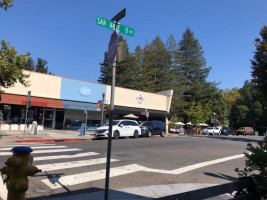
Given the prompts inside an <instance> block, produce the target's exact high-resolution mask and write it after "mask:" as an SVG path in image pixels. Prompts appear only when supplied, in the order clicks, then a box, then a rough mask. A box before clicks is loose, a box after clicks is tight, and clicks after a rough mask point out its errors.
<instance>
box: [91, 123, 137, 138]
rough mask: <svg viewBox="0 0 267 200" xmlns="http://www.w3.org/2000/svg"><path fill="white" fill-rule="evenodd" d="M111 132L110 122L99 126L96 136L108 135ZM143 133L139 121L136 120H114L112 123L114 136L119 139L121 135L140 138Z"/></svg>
mask: <svg viewBox="0 0 267 200" xmlns="http://www.w3.org/2000/svg"><path fill="white" fill-rule="evenodd" d="M108 134H109V124H108V123H107V124H105V125H104V126H101V127H98V128H97V129H96V131H95V138H103V137H108ZM139 135H141V128H140V127H139V125H138V123H137V121H134V120H124V119H122V120H114V121H113V124H112V137H113V138H114V139H118V138H120V137H130V136H133V137H134V138H138V137H139Z"/></svg>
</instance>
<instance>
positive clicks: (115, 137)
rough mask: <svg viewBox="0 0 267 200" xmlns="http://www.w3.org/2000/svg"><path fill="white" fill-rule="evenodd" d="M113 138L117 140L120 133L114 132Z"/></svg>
mask: <svg viewBox="0 0 267 200" xmlns="http://www.w3.org/2000/svg"><path fill="white" fill-rule="evenodd" d="M113 138H114V139H115V140H117V139H119V138H120V133H119V131H114V133H113Z"/></svg>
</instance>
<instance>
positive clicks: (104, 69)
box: [98, 52, 112, 85]
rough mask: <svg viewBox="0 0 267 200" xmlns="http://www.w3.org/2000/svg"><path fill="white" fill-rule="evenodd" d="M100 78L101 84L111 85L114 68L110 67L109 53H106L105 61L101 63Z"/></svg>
mask: <svg viewBox="0 0 267 200" xmlns="http://www.w3.org/2000/svg"><path fill="white" fill-rule="evenodd" d="M100 66H101V67H100V77H99V78H98V82H99V83H103V84H108V85H111V80H112V67H109V66H108V52H105V53H104V61H103V62H102V63H100Z"/></svg>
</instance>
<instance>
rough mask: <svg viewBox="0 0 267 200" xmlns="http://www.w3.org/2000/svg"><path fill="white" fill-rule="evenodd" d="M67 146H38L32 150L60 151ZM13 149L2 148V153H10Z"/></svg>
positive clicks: (0, 149)
mask: <svg viewBox="0 0 267 200" xmlns="http://www.w3.org/2000/svg"><path fill="white" fill-rule="evenodd" d="M65 147H67V146H38V147H31V148H32V149H60V148H65ZM11 149H12V148H0V151H9V150H11Z"/></svg>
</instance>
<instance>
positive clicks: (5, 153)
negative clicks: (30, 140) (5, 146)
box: [0, 148, 81, 156]
mask: <svg viewBox="0 0 267 200" xmlns="http://www.w3.org/2000/svg"><path fill="white" fill-rule="evenodd" d="M68 151H81V149H75V148H74V149H53V150H39V151H33V152H32V153H31V154H39V153H55V152H57V153H61V152H68ZM10 155H12V152H0V156H10Z"/></svg>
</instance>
